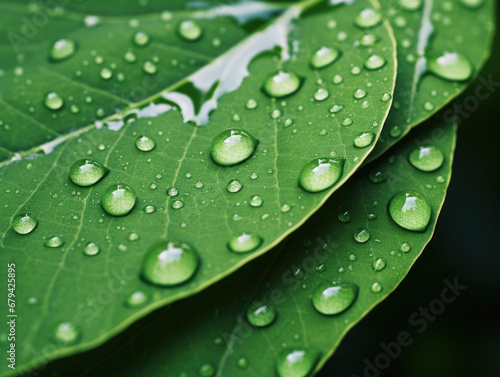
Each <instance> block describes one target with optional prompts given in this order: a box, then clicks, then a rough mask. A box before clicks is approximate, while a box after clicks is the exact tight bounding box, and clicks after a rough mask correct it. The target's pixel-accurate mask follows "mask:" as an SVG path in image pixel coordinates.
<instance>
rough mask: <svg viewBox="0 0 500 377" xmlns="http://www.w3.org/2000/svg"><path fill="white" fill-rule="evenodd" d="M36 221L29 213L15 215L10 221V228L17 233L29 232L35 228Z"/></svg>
mask: <svg viewBox="0 0 500 377" xmlns="http://www.w3.org/2000/svg"><path fill="white" fill-rule="evenodd" d="M37 224H38V221H37V220H36V218H35V216H33V215H31V214H29V213H23V214H21V215H17V216H16V218H15V219H14V221H13V222H12V228H14V231H15V232H16V233H17V234H29V233H31V232H32V231H33V229H35V228H36V226H37Z"/></svg>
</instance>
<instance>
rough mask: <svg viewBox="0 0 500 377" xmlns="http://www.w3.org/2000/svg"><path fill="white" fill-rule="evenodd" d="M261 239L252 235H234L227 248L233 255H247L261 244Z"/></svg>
mask: <svg viewBox="0 0 500 377" xmlns="http://www.w3.org/2000/svg"><path fill="white" fill-rule="evenodd" d="M262 241H263V239H262V237H260V236H258V235H256V234H252V233H242V234H239V235H234V236H232V237H231V239H230V240H229V242H228V244H227V246H228V248H229V250H231V251H232V252H234V253H248V252H250V251H253V250H255V249H257V248H258V247H259V246H260V245H261V244H262Z"/></svg>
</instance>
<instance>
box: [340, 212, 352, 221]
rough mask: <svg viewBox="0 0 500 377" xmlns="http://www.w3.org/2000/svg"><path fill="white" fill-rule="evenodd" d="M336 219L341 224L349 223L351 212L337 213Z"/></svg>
mask: <svg viewBox="0 0 500 377" xmlns="http://www.w3.org/2000/svg"><path fill="white" fill-rule="evenodd" d="M337 218H338V219H339V221H340V222H341V223H348V222H349V221H351V212H349V211H339V213H338V214H337Z"/></svg>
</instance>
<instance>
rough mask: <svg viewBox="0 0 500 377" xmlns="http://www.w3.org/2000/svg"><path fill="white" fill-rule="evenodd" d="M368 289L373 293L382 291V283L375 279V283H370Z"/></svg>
mask: <svg viewBox="0 0 500 377" xmlns="http://www.w3.org/2000/svg"><path fill="white" fill-rule="evenodd" d="M370 289H371V291H372V292H373V293H379V292H380V291H382V284H380V283H379V282H378V281H376V282H375V283H373V284H372V286H371V287H370Z"/></svg>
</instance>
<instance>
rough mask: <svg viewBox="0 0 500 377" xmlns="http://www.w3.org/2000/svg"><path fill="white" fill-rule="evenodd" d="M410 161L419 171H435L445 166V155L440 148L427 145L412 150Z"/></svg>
mask: <svg viewBox="0 0 500 377" xmlns="http://www.w3.org/2000/svg"><path fill="white" fill-rule="evenodd" d="M408 160H409V161H410V163H411V164H412V165H413V166H414V167H416V168H417V169H419V170H422V171H434V170H437V169H439V168H440V167H441V165H443V162H444V155H443V152H441V150H440V149H439V148H438V147H436V146H433V145H425V146H420V147H418V148H415V149H414V150H412V151H411V152H410V155H409V156H408Z"/></svg>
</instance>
